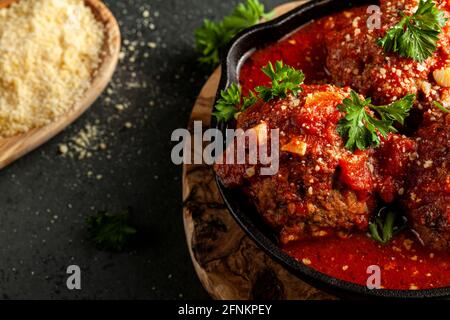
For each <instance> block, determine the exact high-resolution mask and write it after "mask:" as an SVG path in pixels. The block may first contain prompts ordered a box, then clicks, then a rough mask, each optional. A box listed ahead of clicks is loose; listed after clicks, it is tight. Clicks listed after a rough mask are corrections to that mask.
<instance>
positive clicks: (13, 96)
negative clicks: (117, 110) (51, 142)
mask: <svg viewBox="0 0 450 320" xmlns="http://www.w3.org/2000/svg"><path fill="white" fill-rule="evenodd" d="M0 21H1V23H0V137H10V136H14V135H17V134H20V133H24V132H26V131H29V130H30V129H33V128H38V127H42V126H44V125H46V124H49V123H51V122H52V121H54V120H55V119H56V118H57V117H59V116H61V115H62V114H64V113H66V112H67V111H68V110H69V109H71V108H72V107H73V106H74V104H75V103H76V102H77V101H78V100H80V99H81V98H82V97H83V95H84V93H85V92H86V90H87V89H88V88H89V86H90V84H91V81H92V78H93V76H94V75H95V71H96V70H97V69H98V67H99V65H100V63H101V61H102V57H101V52H102V47H103V42H104V37H105V29H104V26H103V25H102V23H101V22H99V21H97V19H96V18H95V16H94V14H93V13H92V11H91V9H90V8H89V7H87V6H86V5H85V3H84V1H83V0H21V1H18V2H16V3H14V4H12V5H11V6H10V7H8V8H4V9H0Z"/></svg>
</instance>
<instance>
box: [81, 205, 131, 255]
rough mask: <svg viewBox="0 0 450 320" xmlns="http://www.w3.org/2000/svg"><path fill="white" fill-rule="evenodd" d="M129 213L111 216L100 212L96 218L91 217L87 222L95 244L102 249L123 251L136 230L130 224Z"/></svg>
mask: <svg viewBox="0 0 450 320" xmlns="http://www.w3.org/2000/svg"><path fill="white" fill-rule="evenodd" d="M128 220H129V214H128V211H126V212H123V213H120V214H111V213H108V212H105V211H100V212H98V213H97V215H96V216H92V217H89V218H88V219H87V220H86V222H87V224H88V226H89V232H90V234H91V237H92V240H93V241H94V243H95V244H96V245H97V246H98V247H99V248H101V249H105V250H112V251H121V250H122V249H123V248H124V246H125V245H126V243H127V242H128V240H129V239H130V237H131V236H132V235H134V234H135V233H136V229H134V228H133V227H130V226H129V224H128Z"/></svg>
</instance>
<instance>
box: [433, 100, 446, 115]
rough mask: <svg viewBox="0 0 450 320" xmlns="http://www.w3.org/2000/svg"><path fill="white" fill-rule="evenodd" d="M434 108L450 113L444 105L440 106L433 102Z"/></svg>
mask: <svg viewBox="0 0 450 320" xmlns="http://www.w3.org/2000/svg"><path fill="white" fill-rule="evenodd" d="M433 104H434V106H435V107H437V108H438V109H440V110H441V111H443V112H445V113H450V110H449V109H447V108H446V107H444V106H443V105H442V104H440V103H439V102H437V101H434V102H433Z"/></svg>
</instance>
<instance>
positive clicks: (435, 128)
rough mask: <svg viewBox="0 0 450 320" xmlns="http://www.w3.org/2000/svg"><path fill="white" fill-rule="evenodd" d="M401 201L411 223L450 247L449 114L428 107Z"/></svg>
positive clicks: (433, 243)
mask: <svg viewBox="0 0 450 320" xmlns="http://www.w3.org/2000/svg"><path fill="white" fill-rule="evenodd" d="M416 141H417V144H418V149H417V154H416V156H415V158H416V159H415V161H414V164H413V166H412V168H411V171H410V173H409V175H408V179H407V192H406V193H405V196H404V199H403V200H402V203H403V205H404V207H405V209H406V210H405V211H406V212H407V213H408V215H409V219H410V223H411V227H412V228H413V229H414V230H415V231H416V232H417V234H418V235H419V237H420V238H421V239H422V241H423V242H424V243H425V245H427V246H430V247H432V248H434V249H436V250H450V152H449V150H450V149H449V148H450V115H444V113H443V112H441V111H431V110H429V111H427V112H426V113H425V115H424V123H423V125H422V128H421V129H420V130H419V131H418V132H417V135H416Z"/></svg>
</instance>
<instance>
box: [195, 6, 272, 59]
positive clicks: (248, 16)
mask: <svg viewBox="0 0 450 320" xmlns="http://www.w3.org/2000/svg"><path fill="white" fill-rule="evenodd" d="M271 16H272V14H271V13H265V12H264V5H263V4H261V3H260V2H259V0H247V1H246V2H245V3H240V4H239V5H237V6H236V8H235V9H234V11H233V13H232V14H231V15H229V16H226V17H225V18H224V19H223V20H222V21H221V22H217V23H216V22H212V21H210V20H208V19H205V20H204V22H203V26H202V27H201V28H198V29H197V30H196V31H195V41H196V47H197V51H198V52H199V53H200V54H201V55H202V56H201V57H200V58H199V61H200V62H201V63H203V64H206V65H209V66H211V67H214V66H216V65H217V64H219V61H220V51H221V50H222V49H224V48H225V47H226V45H227V44H228V43H229V42H230V41H231V39H233V37H234V36H235V35H236V34H238V33H239V32H240V31H242V30H244V29H246V28H249V27H251V26H254V25H255V24H257V23H258V22H259V21H260V20H261V19H262V18H264V19H270V18H271Z"/></svg>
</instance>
